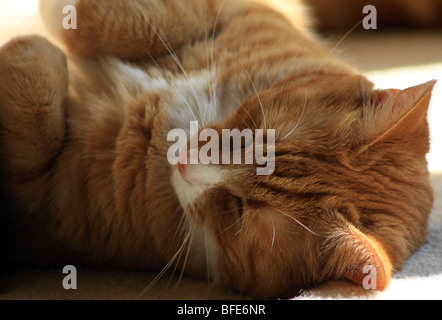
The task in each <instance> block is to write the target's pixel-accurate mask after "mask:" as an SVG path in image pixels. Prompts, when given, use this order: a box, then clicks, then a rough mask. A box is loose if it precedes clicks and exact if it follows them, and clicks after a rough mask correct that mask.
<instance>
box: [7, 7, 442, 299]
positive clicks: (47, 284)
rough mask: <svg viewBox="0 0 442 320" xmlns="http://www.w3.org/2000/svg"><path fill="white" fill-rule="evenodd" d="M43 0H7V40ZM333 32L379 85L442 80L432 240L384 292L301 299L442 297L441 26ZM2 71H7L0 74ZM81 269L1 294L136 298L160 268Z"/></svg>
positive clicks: (28, 26)
mask: <svg viewBox="0 0 442 320" xmlns="http://www.w3.org/2000/svg"><path fill="white" fill-rule="evenodd" d="M36 8H37V0H18V1H5V0H0V44H2V43H4V42H5V41H7V40H8V39H9V38H10V37H11V36H13V35H18V34H29V33H36V32H38V33H42V28H41V22H40V21H39V19H38V17H37V15H36ZM342 36H343V34H337V35H332V36H331V37H330V38H329V41H330V44H331V45H332V46H333V45H335V44H337V43H338V44H339V46H338V47H337V48H336V51H337V52H339V53H340V54H342V55H344V56H345V57H346V59H347V60H348V61H350V62H352V63H353V65H355V66H357V67H359V68H360V69H361V70H363V71H365V72H366V73H367V74H368V75H369V77H370V78H371V79H372V80H373V81H374V82H375V83H376V84H377V86H378V87H385V88H390V87H396V88H405V87H407V86H411V85H415V84H418V83H420V82H425V81H427V80H430V79H441V81H440V82H439V83H438V84H437V85H436V87H435V91H434V95H433V99H432V103H431V107H430V115H429V119H430V126H431V133H432V150H431V153H430V155H429V157H428V159H429V163H430V169H431V172H432V181H433V184H434V187H435V193H436V202H435V207H434V210H433V212H432V215H431V220H430V224H429V231H430V233H429V236H428V239H427V242H426V243H425V245H424V246H423V247H422V248H421V249H420V250H419V251H418V252H416V253H415V254H414V255H413V256H412V257H411V258H410V259H409V260H408V261H407V263H406V264H405V267H404V269H403V270H402V271H401V272H399V273H398V274H396V275H395V276H394V278H393V280H392V282H391V285H390V286H389V287H388V289H387V290H386V291H384V292H377V291H367V290H364V289H362V288H359V287H357V286H355V285H353V284H350V283H347V282H338V281H336V282H329V283H326V284H324V285H322V286H320V287H318V288H316V289H314V290H311V291H306V292H304V293H303V295H301V297H297V298H296V299H335V298H362V299H422V298H423V299H442V126H441V125H440V122H441V120H442V31H432V32H430V31H408V32H399V31H397V32H391V31H390V32H382V31H378V30H372V31H363V32H360V33H352V34H350V36H348V37H347V38H345V39H344V40H343V41H342V42H341V41H340V40H341V38H342ZM0 76H1V75H0ZM77 271H78V279H77V280H78V288H77V289H76V290H65V289H64V288H63V286H62V281H63V278H64V277H65V276H66V275H65V274H63V273H62V270H61V268H60V269H53V270H31V271H29V270H28V271H16V272H13V273H12V274H8V276H7V277H6V278H4V279H2V280H3V283H2V285H1V292H0V299H136V298H138V297H139V296H140V294H141V293H143V291H144V289H145V288H146V286H147V285H148V284H149V283H150V282H151V281H152V280H153V279H154V278H155V276H156V274H154V273H141V272H140V273H134V272H119V271H97V270H95V271H93V270H83V269H80V270H77ZM141 298H142V299H246V298H247V297H243V296H241V295H238V294H235V293H233V292H230V291H229V290H225V289H222V288H218V287H216V286H213V285H209V284H208V283H207V282H204V281H201V282H200V281H194V280H192V279H187V278H183V279H181V281H178V277H174V278H172V279H170V277H169V275H165V276H163V277H162V278H161V279H160V280H159V281H158V282H157V283H156V285H155V286H153V287H152V288H151V289H150V290H149V291H147V292H145V293H144V294H143V295H142V296H141Z"/></svg>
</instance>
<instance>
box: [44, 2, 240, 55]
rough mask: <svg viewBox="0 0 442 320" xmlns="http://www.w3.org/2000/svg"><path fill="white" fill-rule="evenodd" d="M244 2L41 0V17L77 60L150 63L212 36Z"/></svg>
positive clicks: (49, 29)
mask: <svg viewBox="0 0 442 320" xmlns="http://www.w3.org/2000/svg"><path fill="white" fill-rule="evenodd" d="M226 2H229V3H230V2H231V3H230V4H229V5H227V4H226ZM238 3H241V1H237V0H236V1H235V0H234V1H232V0H186V1H177V0H130V1H127V0H40V13H41V16H42V18H43V21H44V22H45V24H46V26H47V28H48V31H49V32H50V33H51V34H52V35H54V36H55V37H57V38H58V39H59V40H61V41H62V42H63V43H64V44H65V45H66V46H67V48H68V50H69V51H70V52H72V53H74V54H76V55H81V56H87V57H99V56H104V55H113V56H117V57H120V58H128V59H144V58H149V57H150V56H158V55H162V54H168V53H170V52H169V51H170V50H174V49H176V48H178V47H180V46H182V45H183V44H185V43H188V42H192V41H194V40H198V39H203V38H204V37H206V36H210V35H212V34H213V31H214V28H216V27H217V26H220V25H221V24H222V20H223V16H225V15H226V14H228V12H231V11H232V10H233V11H234V10H235V9H234V8H237V7H238V6H239V4H238ZM226 8H228V9H226ZM221 12H222V14H221Z"/></svg>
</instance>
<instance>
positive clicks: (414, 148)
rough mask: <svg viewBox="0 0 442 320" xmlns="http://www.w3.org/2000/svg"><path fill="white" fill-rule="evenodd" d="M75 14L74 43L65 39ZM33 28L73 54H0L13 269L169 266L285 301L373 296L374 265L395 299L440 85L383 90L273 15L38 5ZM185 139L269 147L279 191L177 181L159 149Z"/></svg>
mask: <svg viewBox="0 0 442 320" xmlns="http://www.w3.org/2000/svg"><path fill="white" fill-rule="evenodd" d="M263 2H264V3H263ZM63 4H73V5H75V7H76V9H77V14H78V29H70V30H65V29H63V28H62V27H61V21H62V18H63V15H62V14H61V12H62V11H61V8H62V5H63ZM41 11H42V16H43V18H44V20H45V22H46V23H47V24H48V26H49V31H50V32H52V33H53V35H54V36H55V37H56V38H57V39H59V40H61V41H62V43H63V44H64V46H65V48H63V50H61V49H59V48H57V47H55V46H53V45H52V44H51V43H49V42H48V41H47V40H45V39H42V38H40V37H37V36H26V37H19V38H15V39H12V40H11V41H10V42H9V43H8V44H6V45H5V46H4V47H2V48H1V49H0V108H1V112H0V129H1V140H0V141H1V148H2V151H1V155H2V159H1V160H2V164H3V165H2V168H3V170H2V171H3V175H4V176H5V179H4V180H3V181H4V187H5V189H7V190H8V192H9V194H10V196H9V198H8V199H9V200H13V201H8V206H11V208H10V209H9V211H8V212H7V214H6V215H5V217H4V220H5V221H7V226H9V227H8V228H9V229H8V230H9V231H11V234H10V235H8V237H10V238H9V239H11V241H9V242H8V246H7V248H6V252H7V255H8V257H9V258H10V259H11V260H12V261H14V262H16V263H30V264H39V265H41V264H43V265H48V264H49V265H53V264H57V265H58V264H61V263H65V264H74V265H76V266H80V265H88V266H97V267H98V266H100V267H103V266H105V267H119V268H130V269H153V270H160V269H161V268H163V267H164V266H165V265H166V264H167V263H168V262H170V264H171V265H178V267H179V268H184V271H185V273H186V274H188V275H190V276H194V277H199V278H205V277H207V276H209V277H210V278H211V279H213V281H215V282H217V283H219V284H221V285H223V286H227V287H229V288H233V289H235V290H239V291H241V292H244V293H245V294H249V295H252V296H254V297H288V296H291V295H294V294H296V293H297V292H298V291H299V290H300V289H303V288H307V287H311V286H314V285H317V284H320V283H322V282H324V281H327V280H330V279H348V280H351V281H354V282H356V283H359V284H363V283H364V277H365V273H364V271H363V270H364V266H367V265H372V266H374V267H375V269H376V271H377V278H376V283H375V284H376V287H377V288H378V289H384V288H385V287H386V286H387V285H388V282H389V280H390V277H391V275H392V273H393V272H394V271H396V270H398V269H400V268H401V266H402V264H403V263H404V261H405V259H407V257H409V256H410V255H411V254H412V253H413V251H414V250H416V249H417V248H418V247H419V246H420V245H421V244H422V242H423V241H424V239H425V236H426V226H427V219H428V215H429V212H430V209H431V206H432V201H433V199H432V190H431V187H430V183H429V178H428V170H427V163H426V160H425V154H426V153H427V152H428V148H429V133H428V124H427V120H426V113H427V108H428V103H429V99H430V94H431V90H432V87H433V85H434V81H433V82H428V83H425V84H422V85H418V86H415V87H412V88H409V89H406V90H402V91H400V90H396V91H395V90H390V91H384V90H378V89H374V87H373V84H372V83H371V82H370V81H369V80H367V79H366V78H365V77H364V76H363V75H361V74H360V73H358V72H357V71H356V70H354V69H353V68H352V67H350V66H348V65H346V64H345V63H344V62H342V61H340V60H339V59H337V58H336V57H333V56H332V55H331V54H330V53H329V51H328V50H327V48H326V47H325V46H323V45H322V44H320V43H319V42H318V41H317V40H315V39H314V36H313V35H311V34H310V32H309V31H308V30H307V29H303V28H304V27H305V26H308V19H305V18H302V19H304V20H301V18H299V19H298V18H296V17H295V16H292V17H294V18H293V19H291V18H290V19H289V18H287V17H286V16H285V15H283V14H282V13H280V12H278V11H277V10H275V9H273V8H270V7H268V6H267V5H266V4H265V1H259V2H253V1H237V0H189V1H173V0H163V1H158V0H133V1H122V0H77V1H74V0H72V1H69V0H65V1H50V0H42V1H41ZM54 12H55V13H58V14H54ZM297 12H298V11H297ZM65 54H68V68H67V67H66V57H65ZM68 73H69V74H70V76H69V83H70V84H69V87H68ZM392 86H394V84H392ZM189 120H198V121H199V122H200V124H201V128H200V129H203V128H212V129H215V130H217V131H218V132H219V133H221V132H222V129H234V128H238V129H241V130H242V129H245V128H250V129H264V130H265V129H275V130H276V136H277V138H276V143H275V155H276V157H275V171H274V172H273V174H271V175H263V176H260V175H256V171H255V166H256V165H257V164H253V165H245V164H241V165H229V164H222V165H211V164H209V165H201V164H195V165H186V166H185V167H183V166H182V167H181V169H182V170H184V171H183V172H181V173H180V170H179V168H178V166H177V165H171V164H169V162H168V161H167V157H166V155H167V151H168V148H169V147H170V146H171V144H172V142H170V141H167V133H168V132H169V130H171V129H173V128H176V127H179V128H183V129H187V128H188V125H189ZM264 132H265V131H264ZM264 141H265V140H264ZM202 145H203V144H200V145H199V148H201V147H202ZM184 174H186V175H187V174H188V175H189V176H188V177H187V179H189V181H185V179H183V177H185V176H182V175H184ZM192 174H193V175H192ZM189 177H190V178H189ZM13 203H15V205H14V207H12V205H13Z"/></svg>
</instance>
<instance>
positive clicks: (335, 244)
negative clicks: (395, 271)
mask: <svg viewBox="0 0 442 320" xmlns="http://www.w3.org/2000/svg"><path fill="white" fill-rule="evenodd" d="M324 250H325V251H327V252H329V253H330V255H329V258H328V261H327V265H326V267H325V268H324V270H323V272H324V277H325V278H328V279H330V278H332V279H333V278H334V279H347V280H351V281H353V282H355V283H357V284H360V285H362V286H364V288H366V289H377V290H384V289H385V288H386V287H387V286H388V284H389V282H390V278H391V274H392V265H391V262H390V259H389V257H388V255H387V254H386V252H385V250H384V248H383V247H382V245H381V244H380V243H379V242H378V241H377V240H376V239H374V238H373V237H371V236H369V235H366V234H364V233H362V232H361V231H360V230H358V229H357V228H355V227H354V226H352V225H350V226H349V227H346V228H345V229H342V230H338V231H336V232H333V234H332V235H331V236H330V238H329V239H328V241H327V242H326V247H325V248H324ZM328 267H330V269H329V268H328Z"/></svg>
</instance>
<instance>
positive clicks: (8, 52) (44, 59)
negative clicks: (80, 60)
mask: <svg viewBox="0 0 442 320" xmlns="http://www.w3.org/2000/svg"><path fill="white" fill-rule="evenodd" d="M67 75H68V71H67V62H66V57H65V55H64V54H63V52H62V51H61V50H60V49H58V48H57V47H55V46H54V45H52V44H51V43H50V42H49V41H47V40H46V39H45V38H43V37H40V36H21V37H16V38H13V39H11V40H10V41H9V42H7V43H6V44H5V45H4V46H3V47H1V48H0V99H1V105H2V107H5V106H7V105H14V106H20V105H31V104H33V103H44V102H45V101H46V100H47V99H46V98H47V97H48V98H51V95H53V88H57V87H58V88H66V89H67V85H68V81H67V78H68V77H67Z"/></svg>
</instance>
